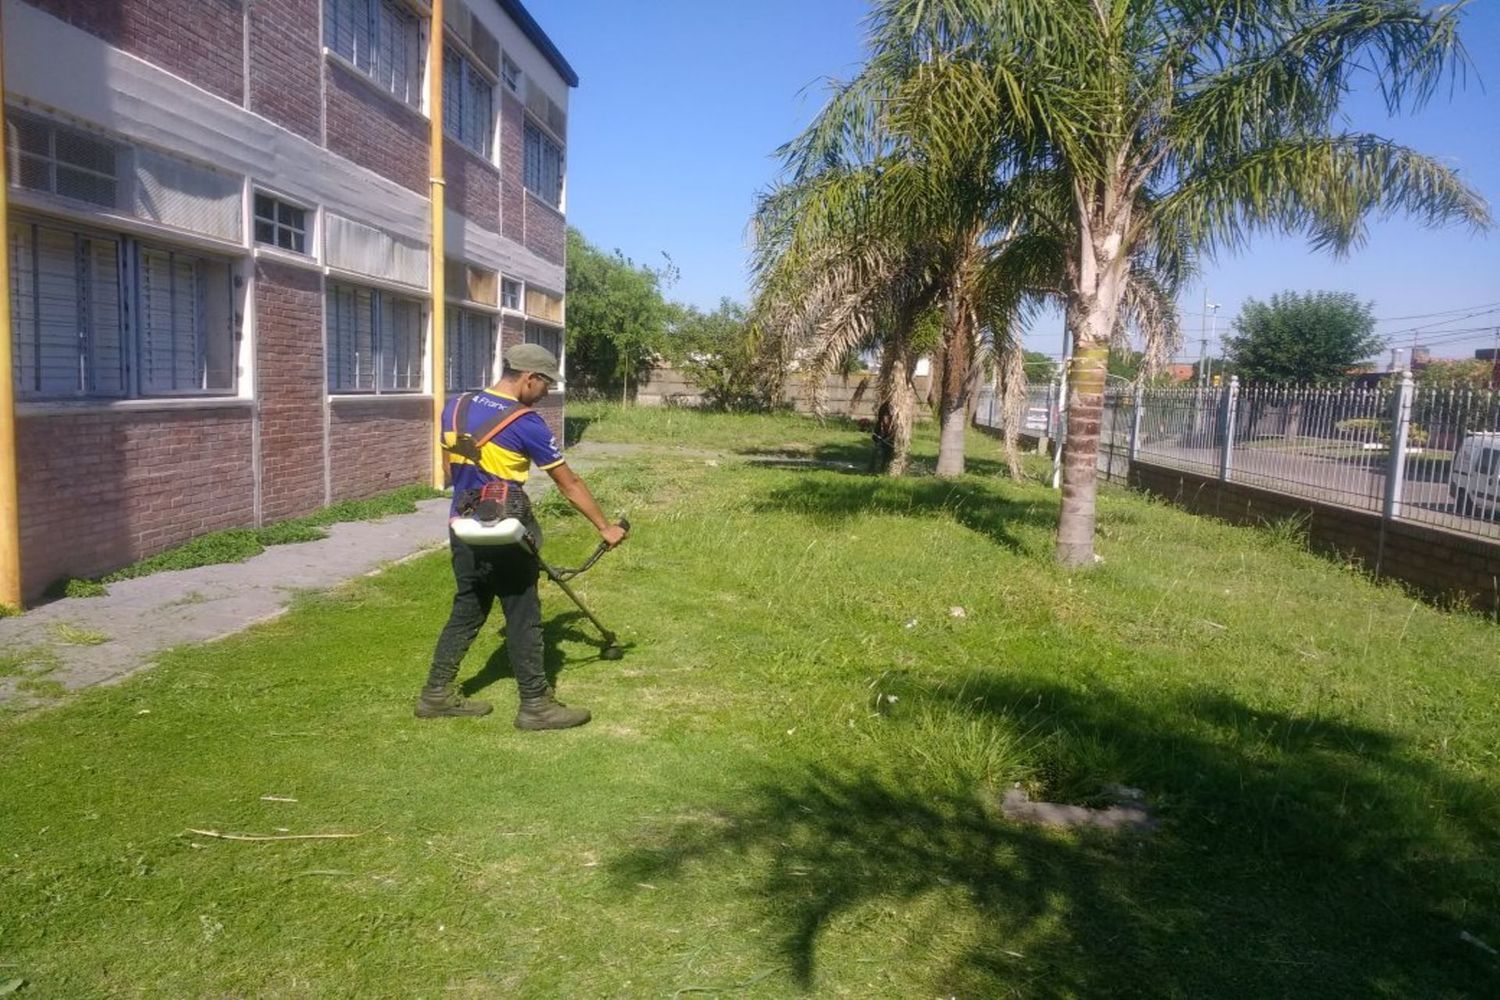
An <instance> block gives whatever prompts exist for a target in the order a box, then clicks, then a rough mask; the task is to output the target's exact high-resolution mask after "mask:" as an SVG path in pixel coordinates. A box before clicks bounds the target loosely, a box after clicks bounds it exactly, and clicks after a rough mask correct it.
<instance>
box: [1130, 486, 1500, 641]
mask: <svg viewBox="0 0 1500 1000" xmlns="http://www.w3.org/2000/svg"><path fill="white" fill-rule="evenodd" d="M1130 484H1131V485H1132V486H1134V487H1136V488H1137V489H1141V490H1144V491H1146V492H1148V493H1153V494H1155V495H1157V496H1160V497H1163V498H1165V499H1167V500H1170V501H1172V502H1173V503H1176V504H1178V505H1180V506H1182V507H1185V508H1186V509H1188V510H1191V511H1193V512H1194V513H1198V514H1208V515H1210V516H1213V517H1218V518H1222V519H1224V520H1226V521H1233V522H1235V523H1236V524H1270V523H1274V522H1276V521H1280V520H1284V519H1285V518H1288V517H1293V516H1296V517H1301V518H1306V524H1307V536H1308V542H1309V544H1310V545H1311V546H1312V547H1313V548H1314V549H1317V550H1319V551H1323V552H1332V553H1335V554H1337V555H1338V556H1339V557H1340V558H1345V559H1350V558H1352V559H1354V560H1355V561H1357V562H1359V563H1360V564H1362V565H1364V566H1365V567H1366V568H1367V569H1369V570H1370V571H1372V572H1376V573H1378V575H1380V576H1385V577H1391V578H1393V579H1396V580H1400V581H1401V582H1403V583H1406V584H1408V585H1409V586H1411V587H1413V588H1414V589H1416V590H1418V591H1420V592H1422V593H1425V594H1428V595H1433V596H1438V597H1442V598H1451V599H1455V600H1458V601H1461V602H1465V603H1467V604H1469V605H1470V606H1471V607H1474V608H1477V609H1481V610H1484V611H1488V612H1490V613H1492V614H1497V615H1500V592H1497V589H1496V582H1495V581H1496V579H1497V578H1500V543H1496V542H1491V541H1485V540H1483V539H1479V538H1473V537H1470V536H1467V535H1459V534H1455V533H1453V532H1449V531H1443V530H1441V529H1439V528H1433V527H1428V526H1426V525H1420V524H1412V523H1410V522H1407V521H1392V522H1390V523H1388V524H1387V525H1386V529H1385V548H1384V552H1383V553H1382V552H1381V545H1380V522H1381V518H1380V517H1379V516H1378V515H1376V514H1371V513H1368V512H1366V511H1358V510H1347V509H1345V508H1342V507H1335V506H1331V505H1328V504H1322V503H1318V502H1317V501H1315V500H1304V499H1302V498H1301V497H1293V496H1287V495H1286V494H1284V493H1275V492H1273V491H1271V490H1263V489H1257V488H1256V487H1254V486H1246V485H1244V484H1242V483H1233V482H1230V483H1221V482H1219V481H1218V480H1217V479H1214V478H1211V477H1208V476H1198V475H1194V474H1193V473H1191V472H1180V471H1178V470H1176V469H1166V468H1162V467H1160V466H1154V465H1147V464H1145V463H1142V462H1136V463H1134V464H1132V465H1131V467H1130Z"/></svg>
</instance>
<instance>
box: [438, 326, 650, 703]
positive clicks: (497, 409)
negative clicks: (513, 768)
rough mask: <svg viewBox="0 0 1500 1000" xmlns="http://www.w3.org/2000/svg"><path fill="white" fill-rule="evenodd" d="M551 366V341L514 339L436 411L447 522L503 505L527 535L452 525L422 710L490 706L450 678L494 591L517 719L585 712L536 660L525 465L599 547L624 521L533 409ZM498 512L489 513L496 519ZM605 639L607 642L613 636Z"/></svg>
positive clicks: (536, 612)
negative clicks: (482, 532) (445, 466)
mask: <svg viewBox="0 0 1500 1000" xmlns="http://www.w3.org/2000/svg"><path fill="white" fill-rule="evenodd" d="M558 375H559V372H558V365H557V358H555V357H554V356H553V355H552V353H551V352H550V351H548V350H547V349H546V348H544V347H541V346H540V345H537V344H517V345H515V346H514V347H512V348H511V349H510V350H509V351H507V352H506V353H505V363H504V371H503V373H502V376H501V378H500V381H499V382H497V383H495V385H493V386H491V387H490V388H489V389H486V390H484V391H483V392H473V393H464V394H463V395H462V396H458V397H456V398H455V399H453V400H451V401H449V403H448V407H447V409H446V410H445V411H444V413H443V436H442V442H441V444H442V447H443V450H444V451H445V452H447V454H448V461H449V470H450V471H451V473H452V480H453V506H452V509H451V510H450V512H449V523H450V526H451V525H454V524H457V523H459V522H460V520H464V521H465V523H472V518H473V516H475V515H476V512H478V513H479V516H481V517H485V516H490V515H497V516H498V515H503V516H504V517H505V518H507V519H509V518H514V519H515V520H516V521H519V522H520V526H521V527H524V528H525V532H526V536H527V537H525V539H524V544H497V545H485V544H470V543H469V542H466V541H464V540H463V539H462V538H460V537H459V536H458V535H457V534H456V533H455V532H454V531H453V530H452V528H451V527H450V530H449V533H448V542H449V545H450V547H451V548H452V552H453V580H454V584H455V586H456V593H455V594H454V596H453V612H452V614H450V615H449V617H448V624H447V625H445V626H444V627H443V631H442V634H441V635H439V636H438V641H437V649H436V650H434V651H433V654H432V670H431V672H430V673H428V675H427V686H426V687H424V688H423V689H422V694H421V696H420V697H419V698H418V699H417V709H416V714H417V716H418V717H419V718H424V719H425V718H435V717H438V716H454V715H488V714H489V712H490V706H489V704H488V703H487V702H482V701H478V700H475V699H467V698H464V697H463V696H462V695H461V694H460V693H459V691H458V688H457V686H456V685H455V684H454V678H455V677H456V676H457V674H458V664H459V661H460V660H462V659H463V657H464V654H465V653H466V652H468V650H469V646H470V644H471V643H473V641H474V637H475V636H476V635H478V634H479V629H480V628H481V627H482V626H483V625H484V622H485V619H486V618H487V617H488V616H489V612H490V608H491V606H492V605H493V604H494V601H495V599H496V598H497V597H498V598H499V599H500V607H501V609H502V610H503V611H504V612H505V644H506V650H507V652H508V653H509V655H510V665H511V669H512V670H513V671H514V673H515V675H516V687H517V688H519V689H520V693H521V707H520V710H519V711H518V712H517V713H516V728H518V729H567V728H570V727H572V726H581V725H583V724H584V723H585V722H588V721H589V713H588V711H587V710H585V709H581V708H569V707H568V706H566V705H564V704H563V703H562V702H560V701H558V700H557V699H556V698H555V697H554V696H553V691H552V688H551V686H550V685H549V684H548V683H547V675H546V673H545V672H544V670H543V667H542V608H541V601H540V599H539V597H538V595H537V576H538V572H539V570H540V568H541V564H540V561H539V559H538V555H537V550H538V549H539V547H540V545H541V537H542V536H541V528H540V527H539V526H538V525H537V523H536V519H535V517H533V516H532V513H531V505H530V502H529V501H528V500H527V499H526V494H525V493H524V492H523V491H522V485H523V484H524V483H525V482H526V476H527V473H528V472H529V471H530V468H531V466H532V465H533V464H535V465H536V467H537V468H539V469H541V470H543V471H544V472H546V473H547V474H548V475H550V476H551V477H552V481H553V482H555V483H556V484H557V489H558V491H559V492H560V493H561V494H562V495H563V496H564V497H566V498H567V500H568V502H569V503H571V504H572V505H573V506H574V507H575V508H576V509H577V510H578V512H579V513H580V514H582V515H583V516H584V517H586V518H588V519H589V522H590V523H591V524H593V526H594V527H595V528H596V529H598V532H599V537H600V538H601V539H602V540H603V546H604V547H608V548H614V547H615V546H616V545H619V544H620V543H621V542H622V541H624V540H625V535H626V528H625V527H624V526H622V525H618V524H610V523H609V521H608V519H607V518H605V516H604V514H603V512H602V511H600V509H599V504H598V503H597V502H595V500H594V497H593V494H591V493H590V492H589V488H588V487H587V486H585V485H584V483H583V480H582V479H579V478H578V476H577V474H576V473H574V472H573V470H572V469H570V468H568V466H567V463H566V460H565V459H564V458H563V454H562V451H561V449H559V448H558V446H557V439H556V438H555V437H554V436H553V435H552V432H551V430H549V429H548V427H547V424H546V423H545V422H544V421H543V420H542V418H541V416H540V415H539V414H538V413H536V411H534V410H532V409H531V406H532V405H533V404H535V403H536V402H537V401H538V400H540V399H541V398H542V397H543V396H545V395H546V394H547V392H548V390H550V389H551V388H552V385H553V383H555V382H556V381H557V379H558ZM484 508H488V509H489V511H488V514H486V512H485V510H484ZM497 516H490V520H491V521H497V520H498V518H497ZM570 572H571V571H570ZM551 573H552V571H550V570H549V575H550V574H551ZM553 578H554V579H558V577H557V576H556V575H554V576H553ZM609 640H610V642H611V643H612V641H613V637H612V636H610V637H609Z"/></svg>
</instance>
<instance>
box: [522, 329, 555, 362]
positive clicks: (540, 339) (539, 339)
mask: <svg viewBox="0 0 1500 1000" xmlns="http://www.w3.org/2000/svg"><path fill="white" fill-rule="evenodd" d="M526 343H528V344H541V345H542V346H543V347H545V348H546V349H547V350H549V351H551V352H552V356H553V357H554V358H557V359H558V360H559V361H561V360H562V331H561V330H559V329H557V328H555V327H550V326H543V325H542V324H540V323H527V324H526Z"/></svg>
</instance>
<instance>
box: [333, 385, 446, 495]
mask: <svg viewBox="0 0 1500 1000" xmlns="http://www.w3.org/2000/svg"><path fill="white" fill-rule="evenodd" d="M431 429H432V402H431V401H430V400H428V399H422V398H414V399H400V400H395V399H391V398H389V397H386V398H384V399H374V398H371V399H368V400H364V399H340V400H337V401H335V402H334V403H333V435H332V438H331V441H330V448H329V461H330V464H331V465H332V467H333V499H334V502H335V503H336V502H338V501H340V500H355V499H359V498H360V497H368V496H374V495H375V494H376V493H384V492H386V491H387V490H393V489H396V488H397V487H398V486H406V485H408V484H410V483H421V482H426V481H427V477H428V475H429V474H430V473H431V468H432V467H431V462H432V451H431V436H432V435H431Z"/></svg>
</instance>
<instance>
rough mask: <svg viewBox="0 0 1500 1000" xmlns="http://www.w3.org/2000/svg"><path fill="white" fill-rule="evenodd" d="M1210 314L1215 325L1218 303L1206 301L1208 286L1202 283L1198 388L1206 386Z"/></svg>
mask: <svg viewBox="0 0 1500 1000" xmlns="http://www.w3.org/2000/svg"><path fill="white" fill-rule="evenodd" d="M1210 316H1212V317H1213V319H1214V325H1215V327H1217V325H1218V319H1219V304H1218V303H1217V302H1214V303H1210V302H1209V301H1208V286H1207V285H1204V286H1203V315H1202V317H1201V319H1200V321H1199V324H1198V332H1199V334H1200V335H1201V336H1202V338H1203V339H1202V340H1200V341H1199V344H1200V347H1199V349H1198V387H1199V388H1200V389H1201V388H1207V387H1208V342H1209V340H1210V339H1211V337H1212V336H1213V334H1212V332H1211V330H1210V327H1209V317H1210Z"/></svg>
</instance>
